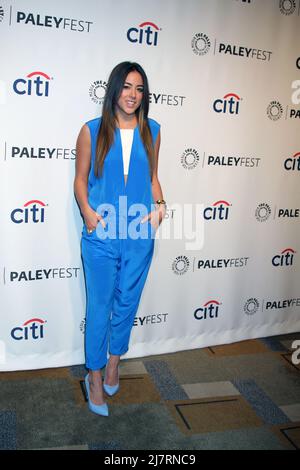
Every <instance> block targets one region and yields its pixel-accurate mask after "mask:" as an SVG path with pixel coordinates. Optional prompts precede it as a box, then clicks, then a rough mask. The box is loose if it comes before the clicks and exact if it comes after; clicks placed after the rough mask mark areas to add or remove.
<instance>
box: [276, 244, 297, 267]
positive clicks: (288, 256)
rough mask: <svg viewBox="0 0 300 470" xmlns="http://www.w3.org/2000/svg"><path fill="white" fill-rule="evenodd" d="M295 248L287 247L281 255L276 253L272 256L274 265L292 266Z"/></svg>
mask: <svg viewBox="0 0 300 470" xmlns="http://www.w3.org/2000/svg"><path fill="white" fill-rule="evenodd" d="M295 253H296V251H295V250H293V249H292V248H286V249H285V250H283V251H282V252H281V253H280V254H279V255H275V256H273V258H272V264H273V266H276V267H278V266H292V264H293V261H294V254H295Z"/></svg>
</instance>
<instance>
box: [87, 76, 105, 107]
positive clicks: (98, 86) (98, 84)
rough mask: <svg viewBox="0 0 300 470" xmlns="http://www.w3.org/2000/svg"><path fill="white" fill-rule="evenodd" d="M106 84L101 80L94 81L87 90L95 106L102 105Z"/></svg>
mask: <svg viewBox="0 0 300 470" xmlns="http://www.w3.org/2000/svg"><path fill="white" fill-rule="evenodd" d="M106 87H107V82H105V81H103V80H96V81H95V82H93V83H92V84H91V86H90V89H89V95H90V98H91V100H92V101H93V102H94V103H96V104H103V102H104V97H105V92H106Z"/></svg>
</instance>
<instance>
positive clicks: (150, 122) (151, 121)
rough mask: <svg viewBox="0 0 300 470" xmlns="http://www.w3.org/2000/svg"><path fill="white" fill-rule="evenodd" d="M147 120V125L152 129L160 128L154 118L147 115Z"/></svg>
mask: <svg viewBox="0 0 300 470" xmlns="http://www.w3.org/2000/svg"><path fill="white" fill-rule="evenodd" d="M148 122H149V126H150V127H151V128H152V129H153V130H159V129H160V124H159V122H157V121H155V119H152V118H149V117H148Z"/></svg>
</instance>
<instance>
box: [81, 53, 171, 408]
mask: <svg viewBox="0 0 300 470" xmlns="http://www.w3.org/2000/svg"><path fill="white" fill-rule="evenodd" d="M148 109H149V89H148V80H147V76H146V74H145V72H144V70H143V68H142V67H141V66H140V65H139V64H136V63H131V62H122V63H121V64H119V65H117V66H116V67H115V68H114V69H113V71H112V72H111V75H110V77H109V80H108V85H107V89H106V95H105V100H104V104H103V112H102V116H101V117H100V118H96V119H92V120H90V121H88V122H86V124H85V125H84V126H83V127H82V129H81V131H80V133H79V136H78V139H77V147H76V148H77V158H76V176H75V181H74V192H75V195H76V199H77V201H78V204H79V206H80V210H81V213H82V216H83V218H84V225H83V230H82V238H81V253H82V260H83V267H84V274H85V283H86V293H87V302H86V334H85V354H86V367H87V368H88V369H89V374H88V375H87V376H86V378H85V384H86V389H87V394H88V398H89V400H88V402H89V408H90V410H91V411H93V412H95V413H97V414H100V415H103V416H107V415H108V407H107V404H106V403H105V401H104V397H103V387H104V390H105V392H106V393H107V394H108V395H110V396H112V395H113V394H115V393H116V392H117V391H118V389H119V370H118V364H119V361H120V356H121V355H123V354H125V353H126V352H127V350H128V344H129V339H130V333H131V329H132V326H133V322H134V318H135V315H136V312H137V309H138V305H139V301H140V297H141V294H142V290H143V287H144V285H145V281H146V278H147V274H148V271H149V268H150V264H151V260H152V255H153V250H154V238H155V233H156V229H157V227H158V225H159V224H160V222H161V220H162V219H163V217H164V215H165V210H166V206H165V201H164V200H163V196H162V190H161V186H160V183H159V181H158V177H157V166H158V152H159V145H160V125H159V124H158V123H157V122H156V121H154V120H153V119H150V118H148ZM123 129H132V131H131V135H132V140H131V143H130V145H131V147H130V149H129V148H127V152H128V155H130V159H129V166H128V162H127V166H128V173H127V175H125V174H124V168H125V166H124V155H123V153H124V152H125V148H124V141H122V139H121V132H123V131H122V130H123ZM105 366H106V369H105V379H104V384H102V374H101V369H102V368H103V367H105Z"/></svg>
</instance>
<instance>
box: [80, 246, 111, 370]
mask: <svg viewBox="0 0 300 470" xmlns="http://www.w3.org/2000/svg"><path fill="white" fill-rule="evenodd" d="M81 249H82V260H83V266H84V272H85V282H86V294H87V295H86V299H87V300H86V329H85V357H86V367H87V368H88V369H91V370H99V369H102V368H103V367H104V366H105V365H106V363H107V351H108V336H109V324H110V317H111V310H112V303H113V297H114V290H115V283H116V278H117V272H118V264H119V260H118V257H114V256H112V254H111V253H110V251H109V250H108V251H107V250H105V245H104V246H102V244H101V243H99V242H97V241H95V240H88V239H87V238H84V237H83V238H82V241H81Z"/></svg>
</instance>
